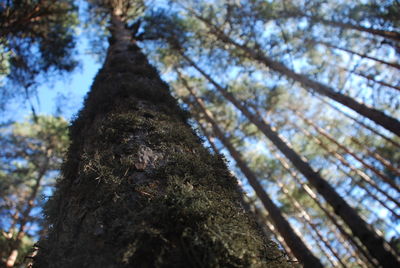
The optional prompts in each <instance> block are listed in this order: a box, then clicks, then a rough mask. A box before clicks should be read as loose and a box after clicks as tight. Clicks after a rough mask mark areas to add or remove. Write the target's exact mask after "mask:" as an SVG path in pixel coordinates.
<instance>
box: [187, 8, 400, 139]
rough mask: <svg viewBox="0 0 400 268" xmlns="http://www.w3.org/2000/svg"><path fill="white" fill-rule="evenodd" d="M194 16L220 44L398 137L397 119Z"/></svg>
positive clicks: (398, 125) (399, 126)
mask: <svg viewBox="0 0 400 268" xmlns="http://www.w3.org/2000/svg"><path fill="white" fill-rule="evenodd" d="M192 13H193V12H192ZM194 14H195V13H194ZM195 16H196V17H197V18H198V19H199V20H201V21H203V22H204V23H205V24H206V25H207V26H209V27H210V28H211V33H213V34H214V35H215V36H216V37H217V38H219V39H220V40H221V41H222V42H224V43H226V44H230V45H232V46H234V47H236V48H238V49H240V50H242V51H243V52H244V53H245V54H247V56H248V57H250V58H252V59H254V60H255V61H258V62H259V63H261V64H264V65H265V66H266V67H268V68H271V69H272V70H274V71H276V72H278V73H281V74H283V75H285V76H287V77H288V78H290V79H293V80H294V81H296V82H298V83H300V84H301V85H302V86H303V87H304V88H305V89H309V88H311V89H313V90H314V91H315V92H317V93H318V94H321V95H324V96H327V97H329V98H331V99H333V100H335V101H336V102H339V103H340V104H342V105H344V106H346V107H348V108H350V109H352V110H354V111H356V112H357V113H359V114H361V115H363V116H365V117H367V118H369V119H370V120H372V121H374V122H375V123H377V124H379V125H381V126H383V127H384V128H386V129H387V130H389V131H391V132H393V133H394V134H396V135H397V136H400V122H399V121H398V120H397V119H395V118H393V117H391V116H389V115H387V114H385V113H384V112H382V111H379V110H376V109H374V108H371V107H368V106H367V105H365V104H363V103H360V102H358V101H356V100H354V99H353V98H351V97H349V96H347V95H344V94H342V93H340V92H337V91H335V90H334V89H333V88H331V87H329V86H327V85H324V84H323V83H320V82H317V81H315V80H313V79H311V78H308V77H307V76H305V75H302V74H299V73H297V72H295V71H293V70H291V69H289V68H288V67H287V66H286V65H284V64H282V63H280V62H278V61H274V60H273V59H271V58H270V57H268V56H267V55H265V54H264V53H262V52H260V51H258V50H255V49H252V48H250V47H248V46H246V45H242V44H239V43H237V42H236V41H234V40H232V39H231V38H230V37H229V36H227V35H226V34H225V33H224V32H222V31H221V30H220V29H219V28H217V27H216V26H215V25H213V24H211V23H210V22H209V21H208V20H206V19H205V18H203V17H201V16H199V15H197V14H195Z"/></svg>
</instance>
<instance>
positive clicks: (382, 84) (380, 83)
mask: <svg viewBox="0 0 400 268" xmlns="http://www.w3.org/2000/svg"><path fill="white" fill-rule="evenodd" d="M339 68H340V69H342V70H345V71H347V72H349V73H352V74H355V75H358V76H361V77H363V78H365V79H367V80H368V81H372V82H373V83H377V84H379V85H381V86H384V87H388V88H392V89H395V90H398V91H400V87H399V86H393V85H391V84H389V83H386V82H384V81H379V80H375V78H374V76H373V75H369V74H364V73H360V72H357V71H353V70H349V69H347V68H341V67H339Z"/></svg>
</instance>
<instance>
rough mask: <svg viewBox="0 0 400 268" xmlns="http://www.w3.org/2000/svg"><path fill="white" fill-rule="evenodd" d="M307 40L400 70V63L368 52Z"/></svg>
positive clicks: (307, 40)
mask: <svg viewBox="0 0 400 268" xmlns="http://www.w3.org/2000/svg"><path fill="white" fill-rule="evenodd" d="M305 42H307V43H311V44H322V45H324V46H326V47H330V48H334V49H338V50H342V51H345V52H347V53H349V54H353V55H357V56H359V57H361V58H365V59H369V60H373V61H376V62H379V63H381V64H385V65H387V66H390V67H393V68H396V69H399V70H400V64H397V63H393V62H387V61H384V60H381V59H377V58H374V57H371V56H368V55H367V54H364V53H359V52H356V51H352V50H350V49H347V48H344V47H339V46H335V45H333V44H330V43H327V42H323V41H315V40H310V39H306V40H305Z"/></svg>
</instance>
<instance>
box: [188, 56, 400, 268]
mask: <svg viewBox="0 0 400 268" xmlns="http://www.w3.org/2000/svg"><path fill="white" fill-rule="evenodd" d="M181 55H182V57H184V58H185V59H186V60H187V61H188V62H189V63H190V64H191V65H192V66H193V67H194V68H195V69H196V70H197V71H199V72H200V73H201V74H202V75H203V76H204V77H205V78H206V79H207V80H208V81H209V82H210V83H211V84H213V86H214V87H215V88H216V89H217V90H218V92H220V93H221V94H222V95H223V96H224V97H225V98H226V99H227V100H229V101H230V102H231V103H232V104H233V105H234V106H235V107H236V108H237V109H238V110H240V111H241V112H242V113H243V115H245V116H246V117H247V118H248V119H249V121H250V122H252V123H253V124H254V125H255V126H257V128H258V129H259V130H260V131H261V132H262V133H263V134H264V135H265V136H266V137H267V138H268V139H269V140H270V141H271V142H272V143H273V144H274V145H275V146H276V147H277V148H278V149H279V150H280V151H281V152H282V153H283V154H284V155H285V156H286V157H287V158H288V159H289V160H290V162H291V163H292V164H293V166H295V167H296V168H297V170H299V171H300V172H301V173H302V174H303V175H304V177H306V178H307V179H308V181H309V182H310V183H311V185H313V186H314V187H315V188H316V190H317V191H318V193H319V194H321V196H323V197H324V198H325V200H326V201H327V202H328V203H329V204H330V205H331V206H332V207H333V209H334V210H335V213H336V214H337V215H339V216H340V217H341V218H342V219H343V221H344V222H346V224H347V225H348V226H349V227H350V229H351V230H352V232H353V234H354V235H355V236H356V237H358V238H359V239H360V241H362V243H363V244H364V245H365V246H366V247H367V248H368V251H369V252H370V254H371V255H372V256H374V257H375V258H376V259H377V260H379V262H380V264H381V265H383V266H384V267H393V266H397V265H400V257H398V256H396V254H395V253H394V252H393V251H392V250H391V249H389V245H388V243H387V242H386V241H385V240H384V239H382V238H381V237H379V236H378V235H377V234H376V233H375V231H374V230H373V228H372V227H371V226H370V225H369V224H368V223H366V222H365V221H364V220H363V219H362V218H361V217H360V216H359V215H358V214H357V212H356V211H355V210H354V209H353V208H352V207H350V206H349V204H347V202H346V201H345V200H344V199H343V198H342V197H341V196H340V195H339V194H338V193H337V192H336V191H335V189H334V188H333V187H332V186H331V185H330V184H329V183H328V182H327V181H326V180H324V179H323V178H322V177H321V175H320V174H319V173H318V172H316V171H314V170H313V168H312V167H311V166H310V165H309V164H308V163H307V162H306V161H305V159H304V158H303V157H301V156H300V155H298V154H297V153H296V152H295V151H294V150H293V149H292V148H291V147H290V145H289V144H288V143H287V142H286V141H285V140H283V139H282V137H281V136H280V135H279V134H278V133H277V132H276V131H275V130H274V129H273V128H272V127H271V126H270V125H269V124H268V123H267V122H265V121H264V120H262V119H261V118H259V117H258V116H256V115H254V114H253V113H251V112H250V111H249V110H248V109H247V107H246V106H245V105H243V104H242V103H241V102H240V101H238V100H237V99H236V98H235V97H234V96H233V95H232V94H231V93H230V92H228V91H226V90H225V89H224V88H223V87H222V86H220V85H219V84H218V83H217V82H215V81H214V80H213V79H212V78H211V77H210V76H209V75H207V74H206V73H205V72H204V71H203V70H202V69H200V68H199V67H198V66H197V65H196V64H195V63H194V62H193V61H192V60H191V59H190V58H188V57H187V56H185V55H184V54H183V53H182V54H181Z"/></svg>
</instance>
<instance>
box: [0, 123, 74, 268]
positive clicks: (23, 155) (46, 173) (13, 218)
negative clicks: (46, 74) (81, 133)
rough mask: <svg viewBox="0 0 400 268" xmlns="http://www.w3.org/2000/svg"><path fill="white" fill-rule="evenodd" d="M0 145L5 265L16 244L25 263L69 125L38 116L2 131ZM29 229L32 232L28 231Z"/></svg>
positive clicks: (0, 209) (39, 230) (38, 230)
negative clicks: (35, 118)
mask: <svg viewBox="0 0 400 268" xmlns="http://www.w3.org/2000/svg"><path fill="white" fill-rule="evenodd" d="M0 144H1V147H2V152H1V153H0V157H1V158H0V159H1V162H0V196H1V198H0V215H1V220H0V231H1V232H2V234H1V240H0V241H1V242H0V247H1V250H0V252H2V254H1V261H4V260H5V259H6V258H7V257H8V254H10V252H11V250H12V249H13V247H14V244H16V243H17V242H16V240H17V234H18V232H20V231H21V230H22V229H27V231H25V233H26V234H25V235H23V237H22V241H21V242H18V243H17V244H18V246H17V250H18V253H19V254H18V260H17V264H18V263H22V262H23V261H24V258H25V256H26V254H27V253H28V252H30V251H31V249H32V248H31V247H32V245H33V243H34V241H36V240H37V239H38V237H39V236H40V235H41V233H42V232H44V231H45V229H42V227H41V222H42V217H41V207H42V205H43V201H44V200H43V198H44V196H45V195H48V194H49V192H51V190H52V185H53V184H54V181H55V177H56V176H57V174H58V172H57V171H58V170H59V168H60V164H61V160H62V158H63V155H64V153H65V150H66V147H67V146H68V136H67V122H66V121H65V120H64V119H62V118H59V117H52V116H38V117H37V122H34V121H33V120H26V121H24V122H20V123H19V122H17V123H13V124H11V125H9V126H6V127H2V128H1V136H0ZM28 226H30V229H31V230H30V229H28Z"/></svg>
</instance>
